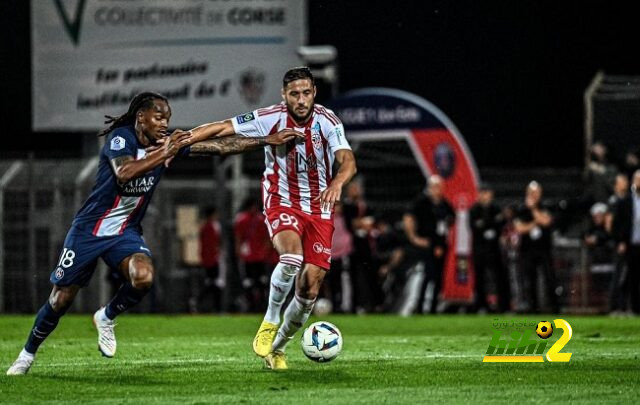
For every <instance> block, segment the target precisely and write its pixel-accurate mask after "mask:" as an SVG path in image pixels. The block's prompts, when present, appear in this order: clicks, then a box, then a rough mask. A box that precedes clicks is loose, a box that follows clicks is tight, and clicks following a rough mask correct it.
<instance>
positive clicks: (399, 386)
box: [0, 315, 640, 404]
mask: <svg viewBox="0 0 640 405" xmlns="http://www.w3.org/2000/svg"><path fill="white" fill-rule="evenodd" d="M326 319H327V320H329V321H331V322H334V323H335V324H336V325H337V326H338V327H339V328H340V329H341V330H342V333H343V335H344V348H343V352H342V354H341V355H340V357H338V359H336V360H335V361H334V362H332V363H328V364H316V363H313V362H311V361H309V360H307V359H306V358H304V356H303V355H302V353H301V351H300V348H299V341H298V339H297V338H298V336H296V339H295V340H294V341H293V342H292V344H291V345H290V348H289V366H290V370H288V371H286V372H281V373H273V372H270V371H267V370H264V369H263V368H262V364H261V362H260V361H259V359H258V358H257V357H255V355H253V352H252V351H251V340H252V338H253V334H254V332H255V329H256V328H257V326H258V323H259V318H258V317H257V316H230V317H212V316H211V317H210V316H193V317H192V316H176V317H172V316H137V315H126V316H122V317H120V318H119V325H118V327H117V329H116V330H117V336H118V354H117V356H116V358H114V359H105V358H102V357H100V355H99V352H98V351H97V348H96V337H95V331H94V329H93V325H92V323H91V317H90V316H89V315H70V316H66V317H65V318H64V319H63V320H62V321H61V324H60V325H59V327H58V329H57V330H56V331H55V332H54V333H53V334H52V335H51V337H50V338H49V340H48V341H47V342H46V343H45V344H44V345H43V346H42V348H41V350H40V352H39V354H38V358H37V360H36V363H35V365H34V366H33V368H32V370H31V372H30V373H29V374H28V375H27V376H20V377H7V376H5V375H4V371H5V370H6V368H7V367H8V366H9V365H10V364H11V362H12V361H13V360H14V358H15V356H16V355H17V354H18V352H19V350H20V349H21V347H22V344H23V343H24V338H25V337H26V335H27V333H28V331H29V329H30V327H31V322H32V317H29V316H0V367H2V375H0V402H2V403H22V402H38V403H42V402H44V401H47V403H52V402H68V401H78V402H83V403H91V402H93V403H101V404H104V403H135V404H138V403H178V402H179V403H181V404H190V403H201V404H205V403H217V402H222V403H238V402H240V403H265V404H266V403H326V404H329V403H330V404H335V403H425V402H427V401H428V402H433V401H438V402H443V401H444V402H454V403H462V402H465V403H469V402H470V401H473V402H479V401H480V402H493V403H495V402H499V403H513V402H540V403H546V402H556V403H557V402H558V401H575V402H592V403H603V402H611V403H638V397H639V396H640V388H639V387H640V384H639V383H640V361H639V359H638V352H639V351H640V333H639V332H640V318H626V319H612V318H606V317H573V316H564V319H566V320H567V321H569V322H570V323H571V325H572V327H573V339H572V340H571V341H570V342H569V344H568V345H567V346H566V347H565V349H564V350H563V351H565V352H572V353H573V357H572V358H571V361H570V362H569V363H549V362H545V363H537V364H533V363H528V364H524V363H523V364H488V363H482V357H483V355H484V353H485V351H486V349H487V346H488V344H489V341H490V338H491V335H492V329H493V328H492V323H493V322H495V320H494V317H493V316H477V317H476V316H429V317H411V318H398V317H392V316H360V317H357V316H334V315H331V316H327V317H326ZM500 319H501V320H503V321H506V320H512V319H513V320H516V321H518V320H520V321H521V320H523V319H527V320H531V321H533V320H536V321H537V320H544V319H553V318H550V317H549V316H546V317H545V316H539V315H538V316H529V317H522V316H518V317H515V316H501V317H500ZM559 336H560V334H559V332H558V331H557V330H556V333H554V335H553V336H552V337H551V338H550V339H549V340H550V341H551V342H553V341H555V340H556V339H557V338H558V337H559ZM276 401H277V402H276Z"/></svg>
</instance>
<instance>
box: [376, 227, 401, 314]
mask: <svg viewBox="0 0 640 405" xmlns="http://www.w3.org/2000/svg"><path fill="white" fill-rule="evenodd" d="M372 235H373V238H374V241H375V243H374V247H375V248H374V250H373V261H374V266H375V268H376V269H378V274H377V275H376V276H377V277H376V280H377V284H376V290H375V293H376V294H375V300H374V302H375V304H376V311H377V312H380V311H382V310H383V309H384V304H385V298H386V297H385V293H386V292H388V291H389V290H388V287H389V286H390V284H391V282H392V281H393V280H391V279H390V277H389V276H390V275H392V274H394V273H395V271H396V270H397V269H398V267H399V266H400V264H401V263H402V262H403V260H404V257H405V254H404V248H403V244H404V242H403V241H402V240H401V238H400V236H399V235H398V233H397V232H396V230H395V229H394V227H393V225H392V224H391V222H390V220H388V219H387V218H384V217H380V218H377V219H376V222H375V226H374V229H373V231H372ZM385 283H386V287H387V289H385Z"/></svg>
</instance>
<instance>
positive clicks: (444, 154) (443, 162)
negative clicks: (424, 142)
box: [433, 142, 456, 179]
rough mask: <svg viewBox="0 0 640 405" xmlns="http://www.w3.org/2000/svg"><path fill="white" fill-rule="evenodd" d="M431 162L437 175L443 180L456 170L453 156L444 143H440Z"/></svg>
mask: <svg viewBox="0 0 640 405" xmlns="http://www.w3.org/2000/svg"><path fill="white" fill-rule="evenodd" d="M433 160H434V162H435V166H436V170H437V171H438V174H439V175H440V176H442V177H444V178H445V179H446V178H447V177H450V176H451V175H452V174H453V172H454V171H455V168H456V160H455V155H454V153H453V149H452V148H451V145H449V144H448V143H446V142H443V143H441V144H440V145H438V146H437V147H436V150H435V151H434V156H433Z"/></svg>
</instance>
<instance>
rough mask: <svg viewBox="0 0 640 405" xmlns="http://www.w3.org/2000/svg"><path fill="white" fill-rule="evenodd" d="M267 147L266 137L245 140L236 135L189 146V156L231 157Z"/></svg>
mask: <svg viewBox="0 0 640 405" xmlns="http://www.w3.org/2000/svg"><path fill="white" fill-rule="evenodd" d="M266 145H267V139H266V137H258V138H245V137H242V136H238V135H233V136H227V137H224V138H216V139H213V140H208V141H202V142H198V143H194V144H193V145H191V154H207V155H222V156H226V155H232V154H235V153H242V152H246V151H249V150H255V149H259V148H261V147H264V146H266Z"/></svg>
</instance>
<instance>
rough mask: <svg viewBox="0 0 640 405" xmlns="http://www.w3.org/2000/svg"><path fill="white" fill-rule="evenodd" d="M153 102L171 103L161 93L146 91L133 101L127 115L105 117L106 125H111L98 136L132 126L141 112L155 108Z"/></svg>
mask: <svg viewBox="0 0 640 405" xmlns="http://www.w3.org/2000/svg"><path fill="white" fill-rule="evenodd" d="M153 100H163V101H165V102H167V103H168V102H169V101H168V100H167V98H166V97H165V96H163V95H162V94H159V93H154V92H151V91H146V92H144V93H139V94H137V95H136V96H135V97H134V98H133V100H131V104H129V109H128V110H127V112H126V113H124V114H122V115H119V116H117V117H112V116H110V115H105V118H106V120H105V121H104V123H105V124H111V125H109V127H108V128H106V129H103V130H102V131H100V132H98V136H104V135H107V134H108V133H109V132H111V131H113V130H114V129H116V128H118V127H124V126H126V125H132V124H133V123H134V122H136V114H137V113H138V111H139V110H143V111H144V110H147V109H149V108H151V107H153Z"/></svg>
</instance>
